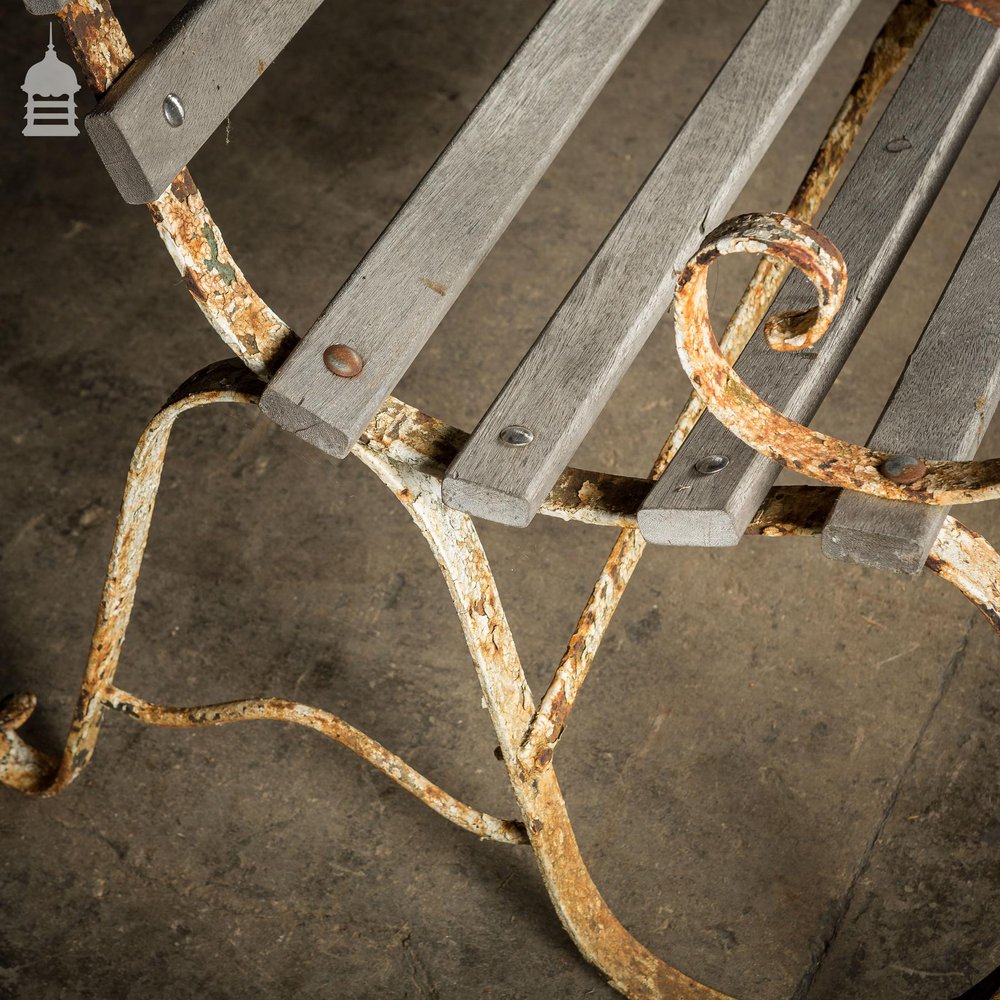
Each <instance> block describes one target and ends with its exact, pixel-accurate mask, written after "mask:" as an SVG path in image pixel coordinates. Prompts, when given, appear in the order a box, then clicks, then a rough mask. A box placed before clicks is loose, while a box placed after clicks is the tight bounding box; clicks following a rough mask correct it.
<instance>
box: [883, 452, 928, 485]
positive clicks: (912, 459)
mask: <svg viewBox="0 0 1000 1000" xmlns="http://www.w3.org/2000/svg"><path fill="white" fill-rule="evenodd" d="M879 472H881V473H882V475H883V476H885V478H886V479H888V480H889V482H890V483H899V485H900V486H909V485H910V483H915V482H917V481H918V480H920V479H923V478H924V476H926V475H927V466H926V465H925V464H924V462H923V461H922V460H921V459H919V458H917V457H916V456H915V455H890V456H889V457H888V458H887V459H886V460H885V461H884V462H883V463H882V464H881V465H880V466H879Z"/></svg>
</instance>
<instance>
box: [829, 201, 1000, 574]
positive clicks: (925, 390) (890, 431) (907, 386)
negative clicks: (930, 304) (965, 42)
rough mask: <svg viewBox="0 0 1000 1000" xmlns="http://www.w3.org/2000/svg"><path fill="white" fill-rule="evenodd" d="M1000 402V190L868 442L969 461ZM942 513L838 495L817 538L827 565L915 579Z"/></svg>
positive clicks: (900, 451)
mask: <svg viewBox="0 0 1000 1000" xmlns="http://www.w3.org/2000/svg"><path fill="white" fill-rule="evenodd" d="M998 400H1000V188H997V190H996V191H995V192H994V193H993V199H992V200H991V202H990V204H989V206H988V207H987V209H986V211H985V212H984V213H983V217H982V218H981V219H980V221H979V225H978V227H977V228H976V232H975V234H974V235H973V237H972V239H971V240H970V241H969V244H968V246H966V248H965V252H964V253H963V254H962V259H961V260H960V261H959V263H958V266H957V267H956V268H955V272H954V274H952V276H951V279H950V280H949V282H948V286H947V287H946V288H945V291H944V294H943V295H942V296H941V300H940V301H939V302H938V304H937V306H936V308H935V309H934V312H933V314H932V315H931V318H930V320H929V321H928V323H927V326H926V327H925V328H924V332H923V333H922V334H921V335H920V340H919V341H918V342H917V346H916V347H915V348H914V350H913V353H912V354H911V355H910V358H909V360H908V361H907V363H906V368H905V369H904V370H903V374H902V375H901V376H900V379H899V382H898V383H897V385H896V388H895V389H894V390H893V393H892V396H891V397H890V398H889V402H888V403H887V404H886V408H885V410H884V411H883V413H882V416H881V417H880V418H879V420H878V423H877V424H876V426H875V429H874V431H873V432H872V435H871V437H870V438H869V440H868V444H869V445H870V447H872V448H876V449H878V450H879V451H892V452H896V453H897V454H903V453H905V454H916V455H918V456H919V457H921V458H935V459H955V460H962V461H964V460H967V459H971V458H974V457H975V454H976V449H977V448H978V447H979V443H980V442H981V441H982V439H983V434H984V433H985V432H986V428H987V427H988V426H989V422H990V420H991V419H992V417H993V413H994V411H995V410H996V407H997V401H998ZM949 509H950V508H948V507H931V506H928V505H925V504H911V503H901V502H898V501H897V502H893V501H891V500H880V499H878V498H877V497H866V496H864V495H862V494H861V493H851V492H848V491H846V490H845V491H843V492H842V493H841V495H840V497H839V499H838V500H837V503H836V504H835V506H834V508H833V511H832V512H831V514H830V518H829V520H828V521H827V524H826V527H825V528H824V530H823V551H824V552H825V553H826V554H827V555H828V556H830V557H831V558H833V559H841V560H844V561H846V562H856V563H861V564H862V565H865V566H873V567H875V568H877V569H885V570H889V571H891V572H896V573H919V572H920V570H921V569H922V568H923V565H924V563H925V562H926V560H927V554H928V553H929V552H930V550H931V546H932V545H933V544H934V541H935V539H936V538H937V536H938V533H939V532H940V530H941V526H942V524H944V519H945V517H947V515H948V511H949Z"/></svg>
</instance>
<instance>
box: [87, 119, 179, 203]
mask: <svg viewBox="0 0 1000 1000" xmlns="http://www.w3.org/2000/svg"><path fill="white" fill-rule="evenodd" d="M111 111H112V109H109V108H104V109H102V108H101V107H100V105H98V107H97V108H95V109H94V110H93V111H91V112H90V114H89V115H87V117H86V118H84V120H83V124H84V128H86V130H87V135H88V136H90V141H91V142H92V143H93V144H94V149H96V150H97V155H98V156H100V158H101V162H102V163H103V164H104V169H105V170H107V172H108V175H109V176H110V177H111V180H112V181H113V182H114V185H115V187H116V188H118V191H119V193H120V194H121V196H122V198H124V199H125V201H126V203H127V204H129V205H143V204H145V203H146V202H150V201H156V199H157V198H159V197H160V195H161V194H163V192H164V191H166V189H167V188H168V187H169V186H170V181H171V180H173V177H168V178H167V179H166V180H165V181H164V182H163V185H162V187H161V186H159V185H158V183H157V182H156V179H155V178H150V177H149V176H148V175H147V173H146V171H145V170H144V169H143V168H142V166H141V165H140V163H139V161H138V159H136V156H135V153H134V152H133V151H132V147H131V146H130V145H129V143H128V140H127V139H126V138H125V136H124V135H123V134H122V130H121V128H120V127H119V125H118V123H117V121H115V118H114V115H113V114H112V113H111Z"/></svg>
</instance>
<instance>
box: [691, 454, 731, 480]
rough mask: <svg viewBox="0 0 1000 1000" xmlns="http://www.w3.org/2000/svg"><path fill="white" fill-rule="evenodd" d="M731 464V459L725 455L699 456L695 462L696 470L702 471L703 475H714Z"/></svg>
mask: <svg viewBox="0 0 1000 1000" xmlns="http://www.w3.org/2000/svg"><path fill="white" fill-rule="evenodd" d="M727 465H729V459H728V458H726V456H725V455H706V456H705V457H704V458H699V459H698V461H697V462H695V463H694V468H695V472H700V473H701V474H702V475H703V476H714V475H715V474H716V473H717V472H722V470H723V469H724V468H725V467H726V466H727Z"/></svg>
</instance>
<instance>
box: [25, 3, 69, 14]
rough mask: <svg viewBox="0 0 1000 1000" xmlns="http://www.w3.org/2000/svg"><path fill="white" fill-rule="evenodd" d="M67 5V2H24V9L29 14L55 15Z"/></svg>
mask: <svg viewBox="0 0 1000 1000" xmlns="http://www.w3.org/2000/svg"><path fill="white" fill-rule="evenodd" d="M67 3H69V0H24V6H25V9H26V10H27V11H28V13H29V14H56V13H58V12H59V11H61V10H62V9H63V7H65V6H66V4H67Z"/></svg>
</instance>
